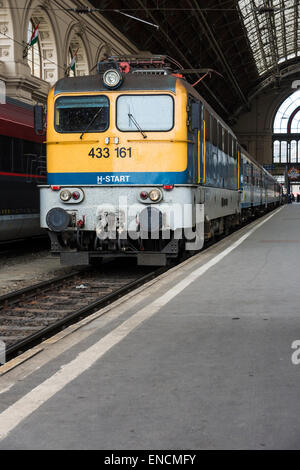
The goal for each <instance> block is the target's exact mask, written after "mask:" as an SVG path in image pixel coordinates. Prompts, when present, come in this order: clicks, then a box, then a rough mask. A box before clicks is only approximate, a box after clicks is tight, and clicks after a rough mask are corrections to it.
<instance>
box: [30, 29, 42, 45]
mask: <svg viewBox="0 0 300 470" xmlns="http://www.w3.org/2000/svg"><path fill="white" fill-rule="evenodd" d="M39 25H40V24H38V25H37V27H36V28H35V30H34V31H33V33H32V35H31V38H30V41H29V46H34V44H35V43H36V42H37V40H38V35H39Z"/></svg>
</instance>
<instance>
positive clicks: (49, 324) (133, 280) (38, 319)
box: [0, 264, 164, 360]
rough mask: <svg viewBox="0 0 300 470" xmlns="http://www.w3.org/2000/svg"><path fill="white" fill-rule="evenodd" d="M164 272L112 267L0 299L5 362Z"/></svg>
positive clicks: (74, 275) (1, 333)
mask: <svg viewBox="0 0 300 470" xmlns="http://www.w3.org/2000/svg"><path fill="white" fill-rule="evenodd" d="M163 270H164V269H162V268H160V269H156V270H155V271H153V268H152V271H151V268H137V267H135V269H131V270H130V269H129V268H128V266H127V267H126V266H125V265H124V266H120V265H119V266H116V265H113V266H109V265H108V264H107V265H105V267H104V269H103V267H102V268H101V270H100V269H98V270H96V269H88V270H82V271H77V272H73V273H71V274H67V275H64V276H60V277H57V278H54V279H51V280H48V281H43V282H41V283H39V284H36V285H34V286H31V287H27V288H25V289H21V290H19V291H15V292H12V293H9V294H6V295H3V296H1V297H0V339H1V340H2V341H4V342H5V345H6V360H10V359H12V358H13V357H15V356H17V355H18V354H20V353H22V352H24V351H25V350H27V349H29V348H31V347H33V346H34V345H36V344H38V343H40V342H41V341H43V340H44V339H46V338H48V337H50V336H51V335H53V334H55V333H56V332H58V331H60V330H61V329H63V328H65V327H66V326H68V325H70V324H71V323H74V322H76V321H78V320H79V319H81V318H83V317H85V316H87V315H89V314H91V313H93V312H95V311H96V310H97V309H99V308H101V307H104V306H105V305H108V304H109V303H111V302H113V301H114V300H116V299H117V298H119V297H121V296H123V295H125V294H126V293H128V292H130V291H131V290H133V289H134V288H137V287H138V286H140V285H142V284H143V283H145V282H147V281H149V280H150V279H153V278H154V277H155V276H157V275H158V274H160V273H161V272H163Z"/></svg>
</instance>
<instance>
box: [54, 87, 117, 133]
mask: <svg viewBox="0 0 300 470" xmlns="http://www.w3.org/2000/svg"><path fill="white" fill-rule="evenodd" d="M108 124H109V100H108V98H107V97H106V96H99V95H98V96H62V97H61V98H58V99H57V100H56V102H55V129H56V131H57V132H70V133H71V132H84V131H86V132H103V131H105V130H106V129H107V128H108Z"/></svg>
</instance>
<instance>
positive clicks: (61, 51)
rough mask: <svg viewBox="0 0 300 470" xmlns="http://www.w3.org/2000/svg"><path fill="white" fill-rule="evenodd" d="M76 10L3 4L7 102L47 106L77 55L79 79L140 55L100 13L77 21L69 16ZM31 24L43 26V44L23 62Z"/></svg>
mask: <svg viewBox="0 0 300 470" xmlns="http://www.w3.org/2000/svg"><path fill="white" fill-rule="evenodd" d="M84 3H85V6H90V7H92V5H90V4H89V2H87V1H85V2H84ZM76 7H81V8H82V2H80V1H79V0H68V2H66V1H62V0H51V1H50V0H0V80H3V81H4V82H5V85H6V91H7V96H9V97H11V98H15V99H18V100H21V101H24V102H27V103H30V104H34V103H37V102H41V103H42V102H45V101H46V97H47V94H48V91H49V88H50V87H51V86H52V85H53V84H54V83H55V82H56V81H57V80H58V79H60V78H62V77H63V76H64V75H65V71H66V69H67V67H68V65H69V63H70V58H71V56H72V53H73V54H75V51H76V52H77V65H76V67H77V72H76V73H77V74H78V75H85V74H88V73H95V72H96V69H95V65H96V64H97V62H98V61H99V60H102V59H103V58H105V57H107V56H108V55H111V54H134V53H136V52H137V49H136V48H135V46H134V45H133V44H132V43H130V41H129V40H128V39H127V38H126V37H125V36H124V35H122V34H121V33H120V32H119V31H118V30H117V29H116V28H115V27H114V26H113V25H112V24H111V23H109V21H107V20H106V19H105V18H104V17H103V16H102V15H100V14H99V13H98V12H93V13H91V14H85V15H79V14H78V13H76V12H74V11H66V8H76ZM30 24H31V26H32V25H37V24H39V41H38V46H35V49H34V50H29V51H28V52H29V53H28V55H27V57H24V48H25V46H26V43H27V41H28V35H29V32H28V29H29V26H30ZM32 54H33V56H32ZM32 58H33V59H34V61H35V64H34V65H33V61H32Z"/></svg>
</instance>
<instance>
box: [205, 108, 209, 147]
mask: <svg viewBox="0 0 300 470" xmlns="http://www.w3.org/2000/svg"><path fill="white" fill-rule="evenodd" d="M204 120H205V139H206V141H207V142H210V114H209V112H208V111H207V109H205V110H204Z"/></svg>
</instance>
